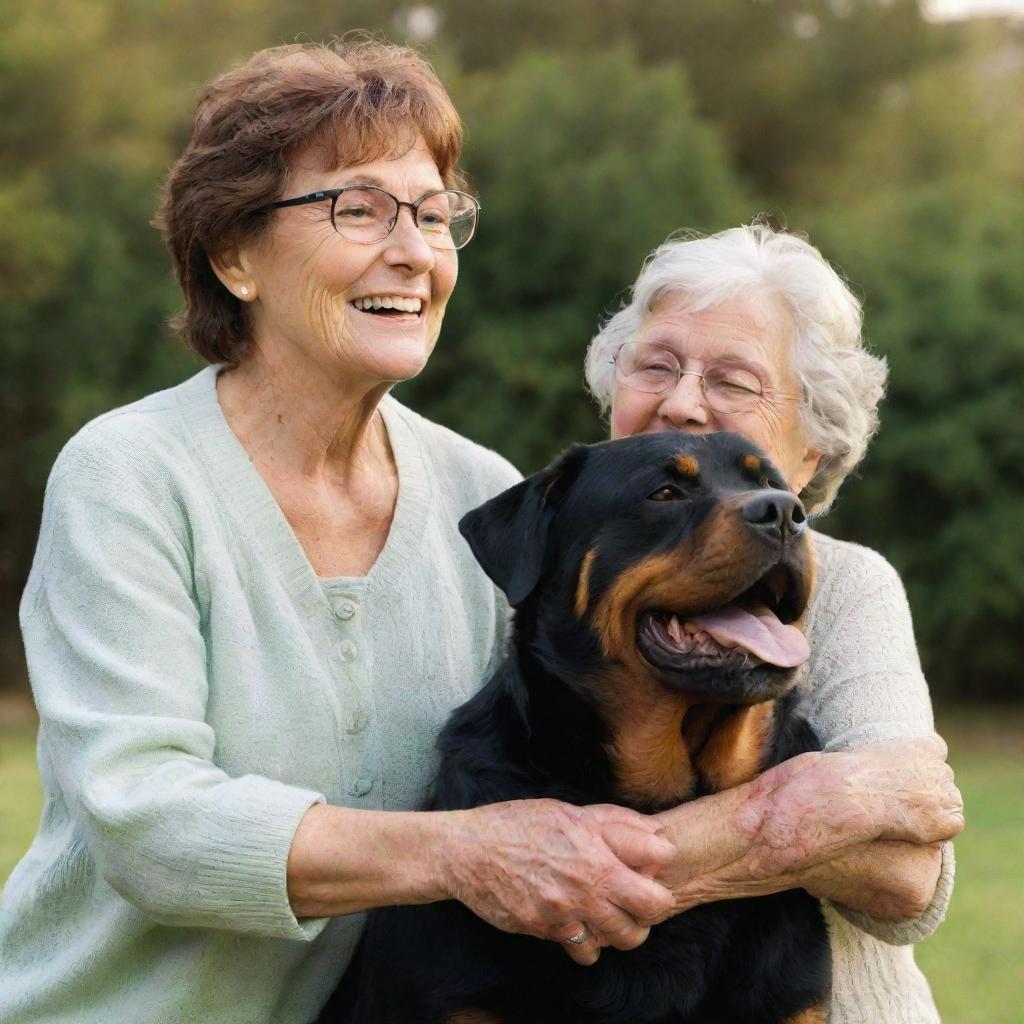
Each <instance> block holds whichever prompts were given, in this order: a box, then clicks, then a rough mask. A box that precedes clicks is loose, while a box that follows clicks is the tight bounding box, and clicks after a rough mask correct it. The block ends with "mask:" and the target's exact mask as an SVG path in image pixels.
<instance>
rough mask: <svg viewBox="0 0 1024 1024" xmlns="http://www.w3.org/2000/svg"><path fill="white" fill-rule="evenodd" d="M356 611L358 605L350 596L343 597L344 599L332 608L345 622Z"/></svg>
mask: <svg viewBox="0 0 1024 1024" xmlns="http://www.w3.org/2000/svg"><path fill="white" fill-rule="evenodd" d="M357 611H359V605H357V604H356V603H355V601H353V600H351V599H350V598H345V600H344V601H342V602H341V604H339V605H338V607H337V608H335V609H334V614H335V615H337V617H338V618H339V619H341V620H342V621H343V622H347V621H348V620H349V619H351V618H352V616H353V615H355V613H356V612H357Z"/></svg>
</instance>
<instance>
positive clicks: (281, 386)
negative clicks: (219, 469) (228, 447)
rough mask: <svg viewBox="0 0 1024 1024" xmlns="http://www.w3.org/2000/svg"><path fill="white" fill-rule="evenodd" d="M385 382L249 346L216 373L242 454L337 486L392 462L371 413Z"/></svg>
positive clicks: (277, 470) (271, 469)
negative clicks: (361, 380)
mask: <svg viewBox="0 0 1024 1024" xmlns="http://www.w3.org/2000/svg"><path fill="white" fill-rule="evenodd" d="M390 387H391V385H390V384H387V383H376V384H371V383H365V384H363V385H362V386H360V385H359V384H358V383H357V382H353V381H347V380H342V379H340V375H333V376H332V375H331V374H330V373H328V372H325V371H324V368H323V367H321V366H317V365H310V364H307V363H299V362H296V361H295V360H285V359H280V358H278V359H275V358H274V357H273V355H269V354H267V353H266V351H265V350H261V349H259V348H256V349H254V350H253V351H252V353H251V354H250V355H249V357H248V358H247V359H246V360H245V361H244V362H242V363H241V364H240V365H239V366H237V367H233V368H231V369H228V370H225V371H223V372H222V373H221V374H220V375H219V377H218V378H217V399H218V401H219V402H220V406H221V410H222V411H223V413H224V418H225V419H226V420H227V422H228V424H229V426H230V427H231V429H232V431H233V432H234V433H235V435H236V436H237V437H238V439H239V441H241V443H242V446H243V447H244V448H245V449H246V451H247V452H248V454H249V457H250V458H251V459H252V460H253V462H254V463H256V464H257V465H258V466H259V467H260V468H261V469H262V470H263V471H265V472H268V473H270V474H272V475H274V476H277V475H278V474H284V475H287V476H291V477H295V476H301V477H303V478H305V479H307V480H309V481H310V482H317V481H323V482H330V483H333V484H340V485H343V486H344V485H345V484H346V483H348V482H349V481H350V479H351V478H352V477H354V476H361V475H363V474H365V473H367V472H369V473H371V474H372V473H375V472H378V471H379V470H380V469H382V468H385V467H387V468H390V467H392V466H393V462H392V457H391V452H390V447H389V445H388V440H387V434H386V431H385V429H384V425H383V422H382V420H381V418H380V415H379V413H378V407H379V405H380V402H381V400H382V399H383V398H384V396H385V395H386V394H387V393H388V391H389V390H390Z"/></svg>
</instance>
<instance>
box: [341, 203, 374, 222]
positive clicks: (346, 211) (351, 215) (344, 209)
mask: <svg viewBox="0 0 1024 1024" xmlns="http://www.w3.org/2000/svg"><path fill="white" fill-rule="evenodd" d="M334 216H335V217H336V218H338V217H340V218H342V219H344V220H362V219H364V218H366V217H372V216H373V210H371V209H370V208H369V207H368V206H339V207H338V208H337V209H336V210H335V211H334Z"/></svg>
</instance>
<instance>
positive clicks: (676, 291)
mask: <svg viewBox="0 0 1024 1024" xmlns="http://www.w3.org/2000/svg"><path fill="white" fill-rule="evenodd" d="M670 294H671V295H672V296H673V297H679V298H681V299H682V300H683V303H684V306H683V308H684V309H686V310H688V311H691V312H698V311H700V310H704V309H710V308H713V307H714V306H717V305H720V304H721V303H723V302H726V301H728V300H729V299H733V298H735V297H736V296H737V295H750V294H758V295H766V294H767V295H775V296H779V297H780V298H781V299H783V300H784V301H785V302H786V303H787V304H788V306H789V308H790V309H791V310H792V313H793V318H794V322H795V325H796V334H795V337H794V339H793V349H792V368H793V371H794V373H795V374H796V377H797V380H798V381H799V383H800V393H801V406H800V409H801V418H802V423H803V427H804V431H805V433H806V435H807V442H808V444H809V446H810V447H811V448H812V449H814V450H815V451H819V452H821V461H820V462H819V464H818V468H817V470H816V471H815V473H814V476H813V477H812V478H811V480H810V481H809V482H808V484H807V486H806V487H805V488H804V490H803V491H802V492H801V495H800V497H801V498H802V499H803V501H804V504H805V505H806V507H807V511H808V512H811V513H821V512H824V511H826V510H827V509H828V507H829V506H830V505H831V504H832V501H833V499H834V498H835V495H836V492H837V491H838V490H839V486H840V484H842V482H843V481H844V480H845V479H846V477H847V476H848V475H849V474H850V473H851V472H852V470H853V469H854V467H855V466H856V465H857V463H858V462H860V460H861V459H862V458H863V457H864V453H865V451H866V450H867V446H868V441H869V440H870V439H871V436H872V434H874V432H875V430H876V429H877V428H878V403H879V402H880V401H881V399H882V396H883V395H884V393H885V383H886V377H887V374H888V368H887V366H886V362H885V360H884V359H883V358H880V357H878V356H874V355H872V354H871V353H870V352H868V351H867V349H866V348H865V346H864V341H863V338H862V337H861V326H862V323H863V316H862V313H861V307H860V302H859V301H858V300H857V298H856V297H855V296H854V295H853V293H852V292H851V291H850V289H849V287H848V286H847V285H846V283H845V282H844V281H843V279H842V278H841V277H840V276H839V274H838V273H836V271H835V270H834V269H833V267H832V266H831V265H830V264H829V262H828V261H827V260H826V259H825V258H824V257H823V256H822V255H821V253H820V252H818V250H817V249H815V248H814V246H813V245H811V244H810V243H809V242H807V241H805V240H804V239H802V238H799V237H798V236H796V235H793V234H789V233H788V232H785V231H776V230H774V229H773V228H772V227H770V226H769V225H767V224H765V223H760V222H755V223H753V224H749V225H744V226H742V227H738V228H730V229H729V230H727V231H720V232H718V233H717V234H714V235H708V236H702V235H698V234H690V233H688V234H686V235H683V236H675V237H672V238H670V239H669V240H668V241H667V242H665V243H664V245H661V246H659V247H658V248H657V249H656V250H655V251H654V252H653V253H651V255H650V256H649V257H648V258H647V259H646V260H645V261H644V265H643V269H642V270H641V271H640V276H639V277H638V278H637V279H636V283H635V284H634V285H633V287H632V289H631V292H630V295H629V299H628V301H627V302H626V304H625V305H624V306H623V308H622V309H620V310H619V311H618V312H617V313H615V314H614V315H613V316H612V317H610V318H609V319H608V320H607V321H606V322H605V323H604V324H603V325H602V326H601V328H600V330H599V331H598V332H597V334H596V335H595V336H594V338H593V340H592V341H591V343H590V347H589V349H588V350H587V357H586V378H587V385H588V387H589V388H590V391H591V393H592V394H593V396H594V398H595V400H596V401H597V402H598V404H599V405H600V406H601V409H602V411H603V412H607V411H608V410H609V409H610V408H611V400H612V389H613V387H614V366H613V363H612V358H613V356H614V355H615V353H616V352H617V351H618V350H619V349H620V348H621V347H622V346H623V345H624V344H626V342H628V341H633V340H634V339H636V338H637V337H639V334H640V331H641V328H642V326H643V323H644V320H645V318H646V317H647V316H648V315H649V314H650V313H651V312H652V310H653V308H654V306H655V305H656V304H657V303H658V302H659V301H660V300H661V299H663V298H664V297H665V296H667V295H670Z"/></svg>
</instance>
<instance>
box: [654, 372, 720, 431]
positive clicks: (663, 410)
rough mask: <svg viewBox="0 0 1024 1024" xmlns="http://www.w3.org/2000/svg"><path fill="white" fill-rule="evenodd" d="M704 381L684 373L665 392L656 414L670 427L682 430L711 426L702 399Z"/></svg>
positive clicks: (693, 374)
mask: <svg viewBox="0 0 1024 1024" xmlns="http://www.w3.org/2000/svg"><path fill="white" fill-rule="evenodd" d="M703 384H704V381H703V379H702V378H701V377H700V376H699V375H698V374H696V373H684V374H683V375H682V376H681V377H680V378H679V382H678V383H677V384H676V386H675V387H674V388H672V389H671V390H670V391H666V392H665V395H664V397H663V398H662V400H661V407H660V408H659V410H658V412H659V413H660V415H661V418H662V419H663V420H666V421H668V422H669V423H671V424H672V426H674V427H677V428H680V429H684V428H686V427H690V428H691V429H692V428H694V427H707V426H709V425H711V419H712V414H711V410H710V409H709V408H708V405H707V401H706V400H705V398H704V387H703Z"/></svg>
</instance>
